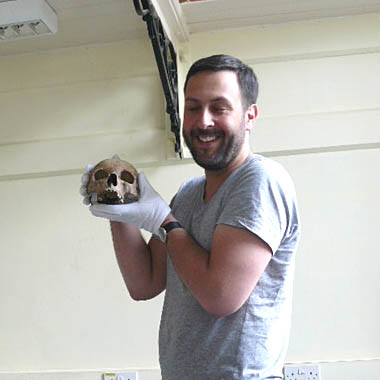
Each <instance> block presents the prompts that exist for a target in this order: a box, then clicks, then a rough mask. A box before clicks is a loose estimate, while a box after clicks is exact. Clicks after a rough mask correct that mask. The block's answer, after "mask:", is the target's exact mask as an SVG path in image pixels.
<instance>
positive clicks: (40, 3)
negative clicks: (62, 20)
mask: <svg viewBox="0 0 380 380" xmlns="http://www.w3.org/2000/svg"><path fill="white" fill-rule="evenodd" d="M56 32H57V15H56V14H55V12H54V10H53V9H52V8H51V7H50V5H49V4H48V3H47V2H46V1H44V0H6V1H4V0H0V42H4V41H11V40H15V39H20V38H33V37H38V36H43V35H46V34H55V33H56Z"/></svg>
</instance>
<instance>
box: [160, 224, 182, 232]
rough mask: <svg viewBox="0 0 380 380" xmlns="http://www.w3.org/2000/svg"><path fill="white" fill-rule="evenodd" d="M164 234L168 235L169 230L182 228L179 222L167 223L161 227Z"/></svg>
mask: <svg viewBox="0 0 380 380" xmlns="http://www.w3.org/2000/svg"><path fill="white" fill-rule="evenodd" d="M162 227H163V228H164V230H165V231H166V233H167V234H168V233H169V232H170V231H171V230H174V229H175V228H183V227H182V226H181V224H180V223H179V222H169V223H167V224H165V225H164V226H162Z"/></svg>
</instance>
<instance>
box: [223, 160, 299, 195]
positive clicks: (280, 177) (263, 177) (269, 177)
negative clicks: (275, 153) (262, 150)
mask: <svg viewBox="0 0 380 380" xmlns="http://www.w3.org/2000/svg"><path fill="white" fill-rule="evenodd" d="M230 182H231V186H236V185H237V186H238V187H239V188H241V187H249V188H251V189H260V188H268V187H272V186H275V187H280V188H284V189H288V190H289V191H293V189H294V185H293V181H292V179H291V177H290V175H289V173H288V172H287V170H286V169H285V168H284V167H283V166H282V165H281V164H280V163H279V162H277V161H275V160H273V159H270V158H267V157H264V156H261V155H258V154H254V155H252V156H250V157H249V158H248V159H247V161H246V162H245V163H244V164H243V165H242V166H241V167H240V168H239V169H237V170H236V171H235V173H233V175H232V176H231V181H230Z"/></svg>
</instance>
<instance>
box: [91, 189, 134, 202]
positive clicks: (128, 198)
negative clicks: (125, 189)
mask: <svg viewBox="0 0 380 380" xmlns="http://www.w3.org/2000/svg"><path fill="white" fill-rule="evenodd" d="M138 199H139V198H138V196H136V195H133V194H130V193H126V194H125V195H124V197H123V196H122V195H120V194H119V193H118V192H116V191H114V190H106V191H104V192H103V193H102V194H100V195H98V199H97V201H98V202H99V203H104V204H107V205H122V204H127V203H133V202H137V201H138Z"/></svg>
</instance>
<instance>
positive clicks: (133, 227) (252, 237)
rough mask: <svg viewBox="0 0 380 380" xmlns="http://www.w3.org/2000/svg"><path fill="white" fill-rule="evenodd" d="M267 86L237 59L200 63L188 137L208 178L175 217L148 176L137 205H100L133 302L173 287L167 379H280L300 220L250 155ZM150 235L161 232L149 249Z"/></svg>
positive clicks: (291, 198) (277, 179)
mask: <svg viewBox="0 0 380 380" xmlns="http://www.w3.org/2000/svg"><path fill="white" fill-rule="evenodd" d="M257 89H258V84H257V80H256V76H255V74H254V73H253V71H252V69H251V68H249V67H248V66H246V65H245V64H244V63H242V62H241V61H240V60H238V59H236V58H233V57H230V56H226V55H217V56H211V57H208V58H204V59H201V60H199V61H197V62H195V63H194V64H193V66H192V67H191V68H190V70H189V73H188V75H187V78H186V83H185V110H184V121H183V136H184V139H185V141H186V144H187V146H188V147H189V149H190V151H191V153H192V155H193V158H194V160H195V161H196V162H197V164H198V165H200V166H201V167H203V168H204V170H205V176H204V177H201V178H195V179H191V180H189V181H187V182H186V183H185V184H184V185H182V186H181V188H180V189H179V191H178V192H177V194H176V196H175V197H174V199H173V201H172V202H171V208H169V207H168V206H167V205H166V203H165V202H164V201H163V200H162V198H161V197H160V196H159V195H158V194H157V193H156V192H155V191H154V190H153V189H152V187H151V186H150V185H149V183H148V182H147V180H146V179H145V177H144V175H143V174H140V176H139V183H140V187H141V190H142V191H141V199H140V201H139V202H137V203H134V204H131V205H120V206H108V205H101V204H97V203H96V202H95V203H94V204H93V205H92V206H91V207H90V210H91V212H92V213H93V214H94V215H95V216H98V217H105V218H107V219H109V220H111V231H112V236H113V241H114V248H115V252H116V256H117V259H118V263H119V266H120V268H121V272H122V275H123V277H124V280H125V283H126V285H127V287H128V290H129V292H130V294H131V296H132V297H133V298H134V299H136V300H143V299H144V300H145V299H150V298H153V297H155V296H156V295H158V294H159V293H161V292H162V291H163V290H166V294H165V301H164V306H163V312H162V317H161V325H160V342H159V343H160V344H159V345H160V364H161V371H162V378H163V380H190V379H191V380H222V379H224V380H232V379H236V380H242V379H282V367H283V362H284V358H285V354H286V350H287V344H288V337H289V329H290V319H291V302H292V283H293V272H294V259H295V251H296V247H297V245H298V240H299V228H298V212H297V205H296V198H295V191H294V187H293V184H292V181H291V179H290V178H289V176H288V175H287V173H286V172H285V171H284V169H283V168H282V167H281V166H280V165H279V164H277V163H275V162H274V161H272V160H269V159H266V158H264V157H262V156H259V155H253V154H251V152H250V147H249V132H250V131H251V129H252V127H253V125H254V123H255V120H256V118H257V112H258V111H257V106H256V104H255V103H256V97H257ZM84 182H86V180H85V181H84ZM140 228H143V229H146V230H148V231H150V232H152V233H153V234H155V235H154V236H153V237H152V238H151V239H150V241H149V243H148V244H146V243H145V241H144V240H143V238H142V237H141V234H140V231H139V229H140ZM164 229H165V230H166V231H164ZM165 235H166V236H165ZM159 236H161V239H160V238H159Z"/></svg>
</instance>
